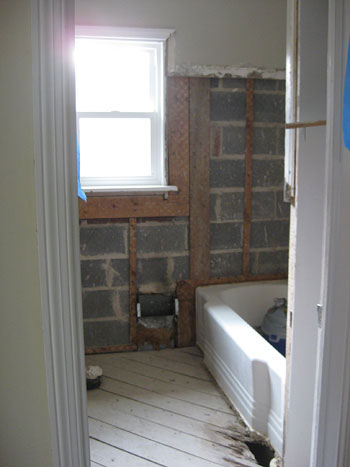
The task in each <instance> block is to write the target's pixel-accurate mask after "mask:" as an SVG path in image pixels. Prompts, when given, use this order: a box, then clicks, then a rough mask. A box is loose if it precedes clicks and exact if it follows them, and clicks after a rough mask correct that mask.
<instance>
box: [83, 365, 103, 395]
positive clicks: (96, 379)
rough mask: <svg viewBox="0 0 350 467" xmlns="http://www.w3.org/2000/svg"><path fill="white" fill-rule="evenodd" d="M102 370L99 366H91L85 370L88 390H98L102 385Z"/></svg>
mask: <svg viewBox="0 0 350 467" xmlns="http://www.w3.org/2000/svg"><path fill="white" fill-rule="evenodd" d="M102 374H103V371H102V368H101V367H100V366H97V365H89V366H87V367H86V368H85V376H86V388H87V389H88V390H90V389H96V388H98V387H100V385H101V376H102Z"/></svg>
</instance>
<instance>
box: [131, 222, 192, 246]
mask: <svg viewBox="0 0 350 467" xmlns="http://www.w3.org/2000/svg"><path fill="white" fill-rule="evenodd" d="M187 235H188V234H187V225H184V224H182V225H181V224H171V225H152V226H150V225H149V226H145V225H138V227H137V229H136V244H137V252H138V253H159V252H181V251H185V250H186V246H187V241H186V240H187Z"/></svg>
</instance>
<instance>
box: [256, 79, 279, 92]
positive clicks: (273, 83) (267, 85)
mask: <svg viewBox="0 0 350 467" xmlns="http://www.w3.org/2000/svg"><path fill="white" fill-rule="evenodd" d="M276 89H277V80H276V79H256V80H254V90H256V91H275V90H276Z"/></svg>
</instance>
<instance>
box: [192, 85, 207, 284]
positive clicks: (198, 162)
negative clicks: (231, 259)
mask: <svg viewBox="0 0 350 467" xmlns="http://www.w3.org/2000/svg"><path fill="white" fill-rule="evenodd" d="M189 84H190V86H189V94H190V102H189V104H190V112H189V114H190V277H191V279H207V278H209V275H210V181H209V164H210V79H205V78H190V81H189Z"/></svg>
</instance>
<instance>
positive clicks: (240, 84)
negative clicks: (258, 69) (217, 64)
mask: <svg viewBox="0 0 350 467" xmlns="http://www.w3.org/2000/svg"><path fill="white" fill-rule="evenodd" d="M221 82H222V87H223V88H231V89H245V86H246V80H245V79H244V78H222V81H221Z"/></svg>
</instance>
